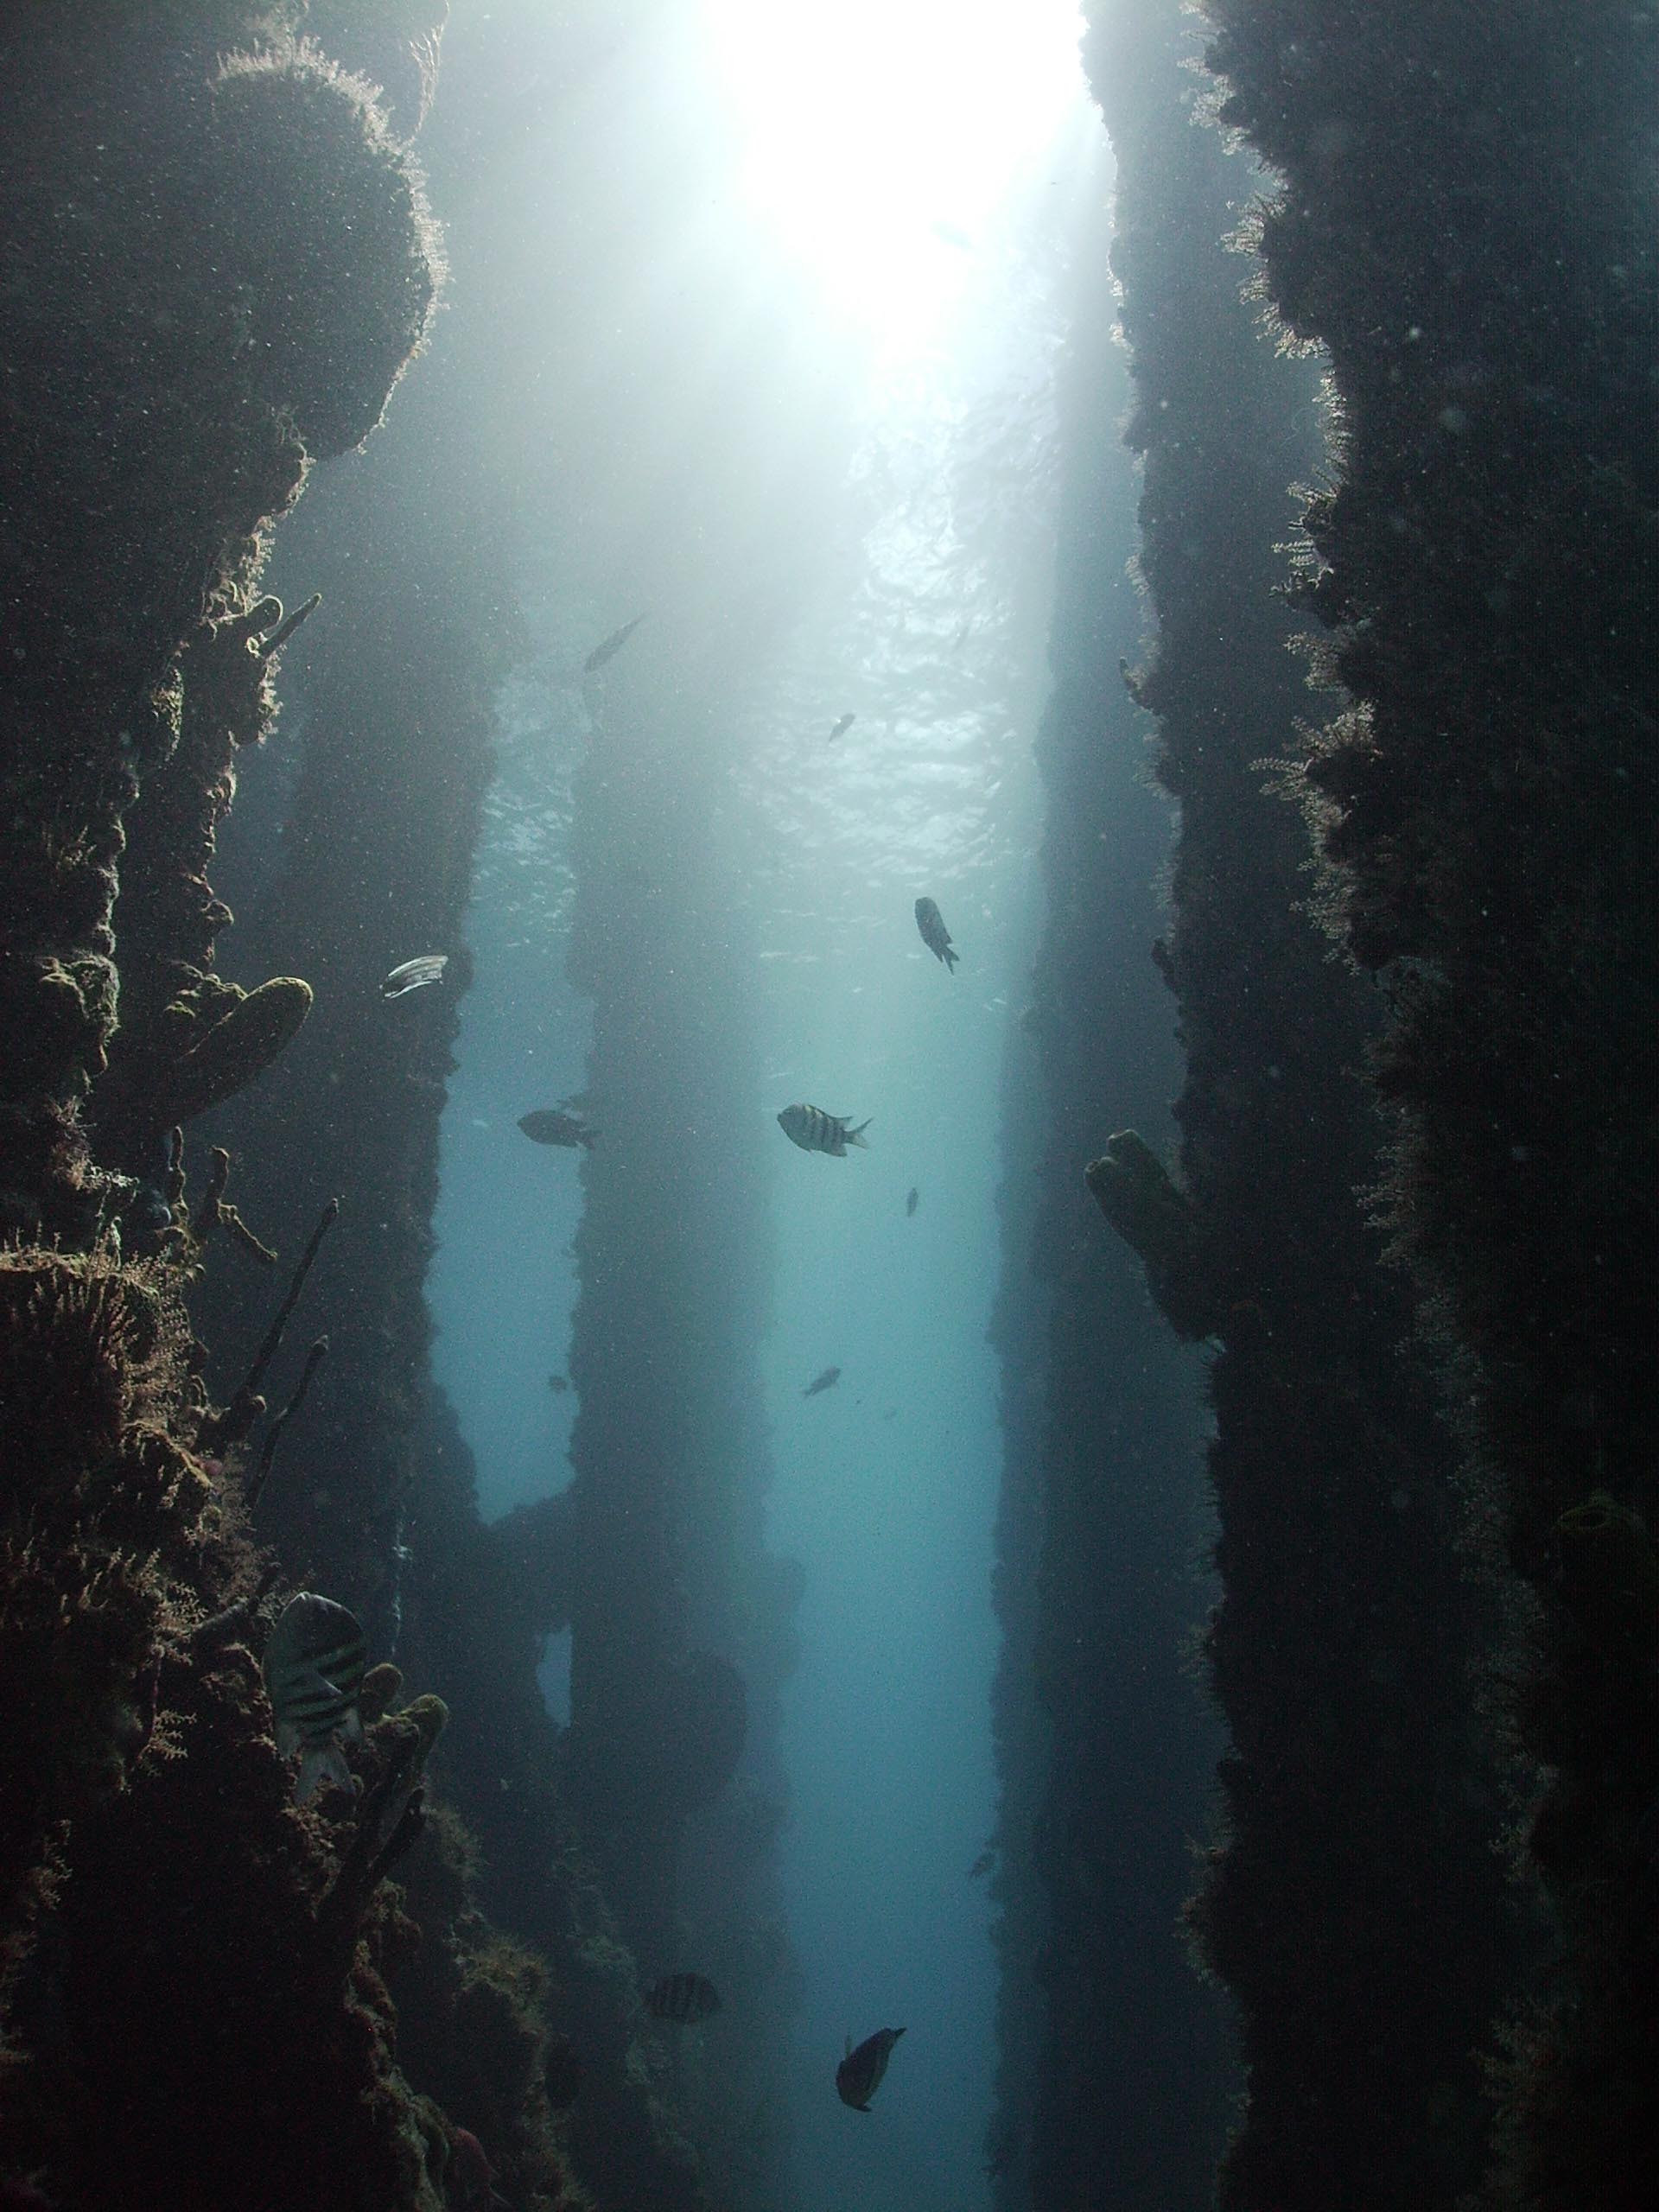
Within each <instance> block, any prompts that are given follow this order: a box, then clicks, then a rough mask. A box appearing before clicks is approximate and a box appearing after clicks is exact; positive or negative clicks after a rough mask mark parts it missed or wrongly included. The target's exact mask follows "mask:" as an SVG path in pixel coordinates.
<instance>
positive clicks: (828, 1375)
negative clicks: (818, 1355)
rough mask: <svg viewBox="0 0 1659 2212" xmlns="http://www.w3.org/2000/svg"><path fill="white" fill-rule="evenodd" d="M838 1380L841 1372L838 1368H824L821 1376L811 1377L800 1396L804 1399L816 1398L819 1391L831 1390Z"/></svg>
mask: <svg viewBox="0 0 1659 2212" xmlns="http://www.w3.org/2000/svg"><path fill="white" fill-rule="evenodd" d="M840 1380H841V1370H840V1369H839V1368H838V1367H826V1368H825V1369H824V1370H823V1374H822V1375H815V1376H813V1378H812V1380H811V1381H810V1383H808V1384H807V1386H806V1388H805V1389H804V1390H803V1391H802V1393H801V1395H802V1396H803V1397H804V1398H816V1397H817V1395H818V1393H819V1391H820V1390H833V1389H835V1387H836V1383H839V1382H840Z"/></svg>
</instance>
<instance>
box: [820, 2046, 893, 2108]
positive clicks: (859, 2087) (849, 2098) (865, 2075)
mask: <svg viewBox="0 0 1659 2212" xmlns="http://www.w3.org/2000/svg"><path fill="white" fill-rule="evenodd" d="M904 2032H905V2031H904V2030H903V2029H902V2028H878V2029H877V2030H876V2031H875V2033H874V2035H873V2036H866V2037H865V2038H864V2040H863V2042H862V2043H861V2044H860V2045H859V2046H858V2049H857V2050H854V2049H853V2039H852V2037H850V2036H849V2037H848V2038H847V2056H846V2057H845V2058H843V2059H842V2062H841V2063H840V2065H839V2066H837V2067H836V2092H837V2094H839V2096H840V2098H841V2101H842V2104H844V2105H850V2106H851V2107H852V2108H853V2110H854V2111H855V2112H868V2110H869V2108H870V2099H871V2098H872V2097H873V2096H874V2094H875V2093H876V2091H877V2089H879V2088H880V2086H881V2076H882V2075H884V2074H885V2073H886V2072H887V2061H888V2059H889V2058H891V2057H892V2056H893V2045H894V2044H896V2043H897V2042H898V2040H899V2037H900V2036H901V2035H903V2033H904Z"/></svg>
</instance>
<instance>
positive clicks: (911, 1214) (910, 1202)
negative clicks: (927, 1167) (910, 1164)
mask: <svg viewBox="0 0 1659 2212" xmlns="http://www.w3.org/2000/svg"><path fill="white" fill-rule="evenodd" d="M921 1203H922V1194H921V1192H919V1191H918V1189H917V1187H916V1185H914V1184H913V1183H912V1185H911V1186H910V1196H909V1197H908V1198H906V1200H905V1219H906V1221H912V1220H913V1219H914V1218H915V1214H916V1209H917V1207H918V1205H920V1204H921Z"/></svg>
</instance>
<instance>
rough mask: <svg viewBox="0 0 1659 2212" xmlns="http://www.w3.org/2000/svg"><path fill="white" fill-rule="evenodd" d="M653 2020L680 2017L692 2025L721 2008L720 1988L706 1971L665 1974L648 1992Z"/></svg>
mask: <svg viewBox="0 0 1659 2212" xmlns="http://www.w3.org/2000/svg"><path fill="white" fill-rule="evenodd" d="M645 2010H646V2012H649V2013H650V2014H651V2017H652V2019H653V2020H678V2021H680V2022H681V2023H682V2024H685V2025H687V2026H690V2024H692V2023H694V2022H696V2021H697V2020H707V2019H709V2018H712V2017H713V2016H714V2014H715V2013H716V2012H719V2010H720V1992H719V1991H718V1990H717V1989H716V1988H715V1985H714V1983H713V1982H712V1981H710V1980H709V1977H708V1975H707V1974H664V1976H663V1978H662V1980H660V1981H654V1982H652V1986H651V1987H650V1988H649V1989H648V1990H647V1991H646V1992H645Z"/></svg>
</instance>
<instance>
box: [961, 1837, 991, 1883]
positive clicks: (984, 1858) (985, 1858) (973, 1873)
mask: <svg viewBox="0 0 1659 2212" xmlns="http://www.w3.org/2000/svg"><path fill="white" fill-rule="evenodd" d="M995 1864H996V1846H995V1844H992V1845H991V1846H990V1847H989V1849H988V1850H986V1851H982V1852H981V1853H980V1854H979V1856H978V1858H977V1859H975V1861H974V1863H973V1865H972V1866H970V1867H969V1869H968V1878H969V1881H970V1882H976V1881H978V1880H979V1879H980V1878H981V1876H982V1875H984V1874H988V1873H989V1872H990V1871H991V1869H992V1867H993V1866H995Z"/></svg>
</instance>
